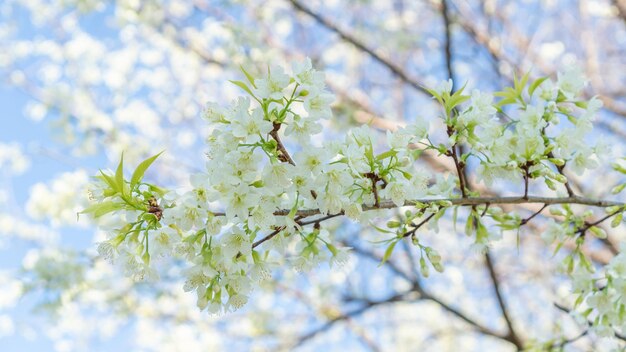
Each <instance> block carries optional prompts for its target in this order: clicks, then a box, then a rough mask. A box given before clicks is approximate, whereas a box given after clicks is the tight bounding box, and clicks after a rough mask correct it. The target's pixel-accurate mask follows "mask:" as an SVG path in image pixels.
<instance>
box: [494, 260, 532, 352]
mask: <svg viewBox="0 0 626 352" xmlns="http://www.w3.org/2000/svg"><path fill="white" fill-rule="evenodd" d="M485 263H486V265H487V268H488V269H489V277H490V278H491V283H492V285H493V290H494V293H495V294H496V298H497V299H498V305H499V306H500V310H501V311H502V317H504V321H505V322H506V326H507V327H508V329H509V334H508V335H507V340H508V341H510V342H511V343H513V344H514V345H515V347H517V349H518V350H522V349H523V348H524V344H523V343H522V340H521V339H520V338H519V336H518V335H517V333H516V332H515V328H514V327H513V321H512V320H511V317H510V315H509V311H508V309H507V306H506V303H505V302H504V297H503V296H502V292H501V290H500V281H499V279H498V276H497V274H496V270H495V268H494V264H493V261H492V259H491V255H490V254H489V252H488V251H487V253H485Z"/></svg>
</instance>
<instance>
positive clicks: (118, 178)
mask: <svg viewBox="0 0 626 352" xmlns="http://www.w3.org/2000/svg"><path fill="white" fill-rule="evenodd" d="M115 183H116V184H117V186H118V187H119V190H120V193H121V194H122V196H124V153H122V158H121V159H120V163H119V164H118V165H117V170H115Z"/></svg>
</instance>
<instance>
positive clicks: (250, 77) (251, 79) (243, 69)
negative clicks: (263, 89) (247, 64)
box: [239, 66, 256, 88]
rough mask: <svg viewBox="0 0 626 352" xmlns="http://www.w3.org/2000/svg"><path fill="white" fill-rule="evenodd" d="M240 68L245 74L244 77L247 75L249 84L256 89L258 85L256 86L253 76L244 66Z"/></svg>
mask: <svg viewBox="0 0 626 352" xmlns="http://www.w3.org/2000/svg"><path fill="white" fill-rule="evenodd" d="M239 68H240V69H241V72H243V74H244V75H246V78H247V79H248V82H250V84H251V85H252V86H253V87H254V88H256V85H255V84H254V77H252V75H251V74H249V73H248V71H246V69H245V68H243V66H239Z"/></svg>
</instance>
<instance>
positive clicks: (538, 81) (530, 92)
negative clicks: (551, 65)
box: [528, 77, 548, 98]
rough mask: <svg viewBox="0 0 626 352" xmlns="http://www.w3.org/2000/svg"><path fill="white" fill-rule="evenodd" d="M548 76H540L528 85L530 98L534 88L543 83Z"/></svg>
mask: <svg viewBox="0 0 626 352" xmlns="http://www.w3.org/2000/svg"><path fill="white" fill-rule="evenodd" d="M546 79H548V77H541V78H539V79H537V80H535V81H534V82H533V83H532V84H531V85H530V86H528V95H529V96H530V97H531V98H532V96H533V93H534V92H535V90H536V89H537V88H538V87H539V86H540V85H541V83H543V82H544V81H545V80H546Z"/></svg>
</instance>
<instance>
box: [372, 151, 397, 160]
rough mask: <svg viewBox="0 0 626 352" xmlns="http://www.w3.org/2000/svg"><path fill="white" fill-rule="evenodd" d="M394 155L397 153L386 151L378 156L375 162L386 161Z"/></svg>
mask: <svg viewBox="0 0 626 352" xmlns="http://www.w3.org/2000/svg"><path fill="white" fill-rule="evenodd" d="M396 154H398V152H397V151H396V150H393V149H391V150H388V151H386V152H384V153H381V154H378V155H377V156H376V160H384V159H387V158H389V157H392V156H395V155H396Z"/></svg>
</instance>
